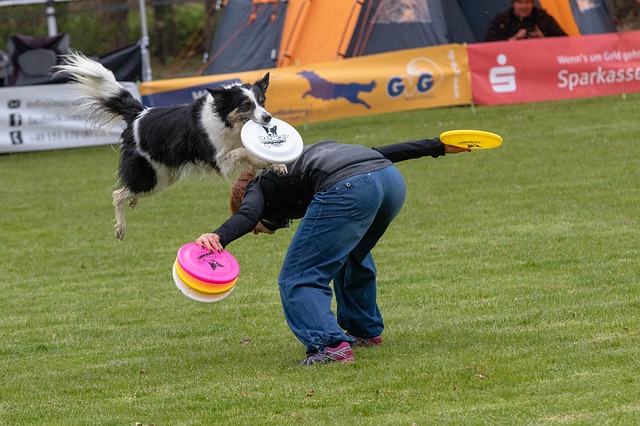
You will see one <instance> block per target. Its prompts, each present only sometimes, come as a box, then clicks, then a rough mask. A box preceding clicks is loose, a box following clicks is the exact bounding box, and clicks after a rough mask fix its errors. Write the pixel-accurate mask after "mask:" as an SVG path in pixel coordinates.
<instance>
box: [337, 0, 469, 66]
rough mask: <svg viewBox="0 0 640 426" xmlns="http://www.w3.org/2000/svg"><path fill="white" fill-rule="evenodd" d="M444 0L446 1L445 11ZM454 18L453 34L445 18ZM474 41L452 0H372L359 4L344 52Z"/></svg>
mask: <svg viewBox="0 0 640 426" xmlns="http://www.w3.org/2000/svg"><path fill="white" fill-rule="evenodd" d="M444 3H447V6H446V8H447V10H446V12H447V14H445V10H444V7H443V4H444ZM458 20H459V21H458ZM454 21H457V22H456V25H455V26H454V27H453V28H455V29H456V31H455V34H453V33H452V32H450V31H449V29H448V22H451V24H453V22H454ZM474 41H476V40H475V38H474V37H473V34H472V33H471V30H470V28H469V26H468V25H467V24H466V21H465V20H464V15H463V14H462V11H461V10H460V8H459V7H458V4H457V3H456V1H455V0H453V1H452V0H449V1H447V2H442V1H440V0H425V1H419V2H418V1H406V0H405V1H396V2H391V1H384V0H372V1H368V2H366V4H365V5H364V6H363V11H362V13H361V14H360V17H359V18H358V23H357V24H356V28H355V30H354V32H353V36H352V39H351V43H350V44H349V49H348V50H347V55H346V56H347V57H354V56H363V55H371V54H374V53H383V52H392V51H395V50H402V49H411V48H415V47H425V46H436V45H441V44H447V43H452V42H457V43H464V42H469V43H470V42H474Z"/></svg>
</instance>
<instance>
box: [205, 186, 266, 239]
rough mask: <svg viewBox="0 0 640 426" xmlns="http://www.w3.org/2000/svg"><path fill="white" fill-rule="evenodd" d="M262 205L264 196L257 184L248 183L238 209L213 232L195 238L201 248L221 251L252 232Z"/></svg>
mask: <svg viewBox="0 0 640 426" xmlns="http://www.w3.org/2000/svg"><path fill="white" fill-rule="evenodd" d="M263 207H264V197H263V195H262V190H261V188H260V185H259V184H257V183H256V184H253V185H249V187H248V188H247V192H246V193H245V194H244V198H243V200H242V204H241V205H240V207H239V208H238V211H237V212H236V213H235V214H234V215H232V216H231V217H230V218H229V219H227V220H226V221H225V222H224V223H223V224H222V225H220V226H219V227H218V229H216V230H215V231H213V232H209V233H205V234H202V235H201V236H200V237H198V238H197V239H196V244H198V246H200V247H201V248H206V249H208V250H212V251H222V249H224V248H225V247H226V246H227V245H228V244H230V243H231V242H232V241H235V240H237V239H238V238H240V237H242V236H243V235H246V234H248V233H250V232H252V231H253V230H254V229H255V228H256V225H257V224H258V222H259V220H260V218H261V216H262V211H263Z"/></svg>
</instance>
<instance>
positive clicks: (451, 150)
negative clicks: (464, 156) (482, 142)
mask: <svg viewBox="0 0 640 426" xmlns="http://www.w3.org/2000/svg"><path fill="white" fill-rule="evenodd" d="M470 151H471V150H470V149H469V148H463V147H461V146H455V145H445V146H444V153H445V154H457V153H459V152H470Z"/></svg>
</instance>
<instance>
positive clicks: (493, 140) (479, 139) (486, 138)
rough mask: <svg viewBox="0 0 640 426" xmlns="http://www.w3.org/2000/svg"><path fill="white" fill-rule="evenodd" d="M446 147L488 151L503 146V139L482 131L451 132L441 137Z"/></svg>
mask: <svg viewBox="0 0 640 426" xmlns="http://www.w3.org/2000/svg"><path fill="white" fill-rule="evenodd" d="M440 140H441V141H442V143H443V144H445V145H453V146H458V147H460V148H468V149H488V148H495V147H498V146H500V145H502V137H501V136H500V135H496V134H495V133H491V132H485V131H482V130H449V131H448V132H444V133H443V134H441V135H440Z"/></svg>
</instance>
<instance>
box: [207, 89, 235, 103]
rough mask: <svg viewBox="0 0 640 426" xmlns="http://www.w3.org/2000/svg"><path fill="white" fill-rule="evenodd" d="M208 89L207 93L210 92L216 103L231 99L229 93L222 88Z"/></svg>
mask: <svg viewBox="0 0 640 426" xmlns="http://www.w3.org/2000/svg"><path fill="white" fill-rule="evenodd" d="M206 89H207V92H209V93H210V94H211V96H213V99H214V101H217V102H224V101H225V99H229V97H230V93H229V91H228V90H226V89H225V88H224V87H222V86H216V87H207V88H206Z"/></svg>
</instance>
